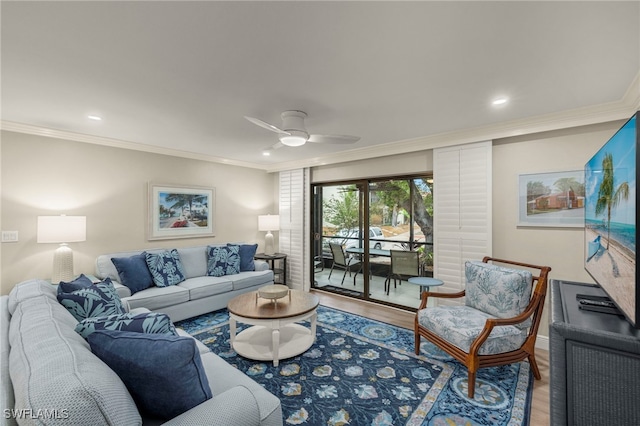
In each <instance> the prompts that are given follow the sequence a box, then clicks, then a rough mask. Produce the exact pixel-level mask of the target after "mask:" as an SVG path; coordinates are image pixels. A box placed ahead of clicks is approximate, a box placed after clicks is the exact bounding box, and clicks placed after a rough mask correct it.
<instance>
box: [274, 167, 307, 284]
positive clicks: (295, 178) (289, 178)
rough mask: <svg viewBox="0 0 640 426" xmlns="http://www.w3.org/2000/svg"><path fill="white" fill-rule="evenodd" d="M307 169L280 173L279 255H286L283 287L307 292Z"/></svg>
mask: <svg viewBox="0 0 640 426" xmlns="http://www.w3.org/2000/svg"><path fill="white" fill-rule="evenodd" d="M308 193H309V169H298V170H287V171H282V172H280V206H279V213H280V236H279V243H280V249H279V250H280V252H281V253H285V254H286V255H287V275H288V276H287V283H288V285H289V287H291V288H294V289H298V290H308V289H309V284H310V282H309V277H308V275H309V274H308V270H309V269H308V268H309V267H308V264H309V248H308V247H307V245H308V241H307V238H306V236H307V230H308V229H309V218H308V217H307V216H308V214H309V206H308V205H307V204H308V202H309V201H308V200H309V196H308Z"/></svg>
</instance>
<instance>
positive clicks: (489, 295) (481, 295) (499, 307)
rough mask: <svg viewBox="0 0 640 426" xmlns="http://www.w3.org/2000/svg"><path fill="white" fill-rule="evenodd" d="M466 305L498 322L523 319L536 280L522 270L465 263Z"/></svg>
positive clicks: (482, 263) (529, 273) (478, 263)
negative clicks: (495, 318) (492, 317)
mask: <svg viewBox="0 0 640 426" xmlns="http://www.w3.org/2000/svg"><path fill="white" fill-rule="evenodd" d="M465 276H466V289H465V291H466V295H465V304H466V305H467V306H470V307H472V308H475V309H478V310H480V311H483V312H486V313H488V314H490V315H493V316H495V317H498V318H511V317H515V316H517V315H520V314H521V313H522V312H523V311H524V310H525V309H526V308H527V305H528V304H529V299H530V298H531V287H532V282H533V276H532V274H531V272H529V271H525V270H522V269H511V268H504V267H501V266H497V265H492V264H489V263H484V262H470V261H467V262H465Z"/></svg>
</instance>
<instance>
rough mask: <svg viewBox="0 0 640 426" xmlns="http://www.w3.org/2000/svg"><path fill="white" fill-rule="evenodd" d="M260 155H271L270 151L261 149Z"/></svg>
mask: <svg viewBox="0 0 640 426" xmlns="http://www.w3.org/2000/svg"><path fill="white" fill-rule="evenodd" d="M262 155H264V156H265V157H268V156H270V155H271V153H270V152H269V151H263V152H262Z"/></svg>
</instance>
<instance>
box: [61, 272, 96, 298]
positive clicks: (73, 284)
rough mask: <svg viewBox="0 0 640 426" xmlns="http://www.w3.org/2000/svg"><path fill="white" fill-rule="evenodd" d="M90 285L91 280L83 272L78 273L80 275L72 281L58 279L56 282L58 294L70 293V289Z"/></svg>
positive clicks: (73, 289)
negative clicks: (57, 282)
mask: <svg viewBox="0 0 640 426" xmlns="http://www.w3.org/2000/svg"><path fill="white" fill-rule="evenodd" d="M92 285H93V281H91V280H90V279H89V278H87V276H86V275H85V274H80V276H79V277H78V278H76V279H75V280H73V281H69V282H64V281H60V284H58V294H60V293H71V292H72V291H76V290H80V289H83V288H87V287H91V286H92Z"/></svg>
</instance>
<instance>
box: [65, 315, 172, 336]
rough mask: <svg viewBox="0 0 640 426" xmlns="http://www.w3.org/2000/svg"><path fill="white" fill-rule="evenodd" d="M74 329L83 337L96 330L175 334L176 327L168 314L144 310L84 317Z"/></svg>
mask: <svg viewBox="0 0 640 426" xmlns="http://www.w3.org/2000/svg"><path fill="white" fill-rule="evenodd" d="M75 330H76V332H77V333H78V334H80V335H81V336H82V337H84V338H85V339H86V338H87V337H89V335H90V334H91V333H93V332H95V331H97V330H118V331H132V332H136V333H157V334H171V335H174V336H177V333H176V328H175V327H174V326H173V323H172V322H171V319H170V318H169V316H168V315H166V314H163V313H160V312H145V313H142V314H134V313H131V312H127V313H124V314H122V315H109V316H106V317H94V318H86V319H83V320H82V321H80V322H79V323H78V325H76V327H75Z"/></svg>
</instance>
